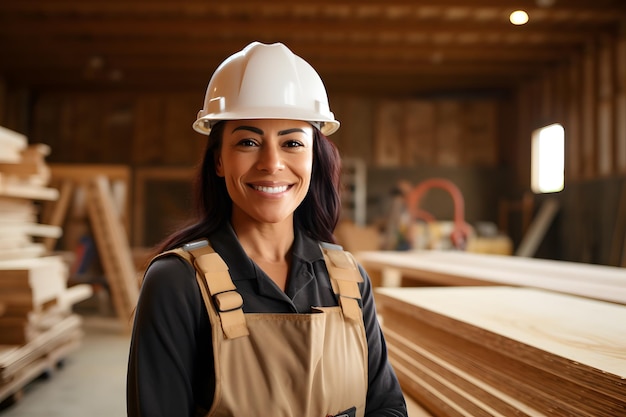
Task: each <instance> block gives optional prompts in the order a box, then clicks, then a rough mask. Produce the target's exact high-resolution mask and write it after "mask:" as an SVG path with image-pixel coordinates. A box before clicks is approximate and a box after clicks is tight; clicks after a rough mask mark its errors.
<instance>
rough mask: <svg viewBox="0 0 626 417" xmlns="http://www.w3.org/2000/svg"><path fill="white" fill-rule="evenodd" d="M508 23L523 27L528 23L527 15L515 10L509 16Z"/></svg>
mask: <svg viewBox="0 0 626 417" xmlns="http://www.w3.org/2000/svg"><path fill="white" fill-rule="evenodd" d="M509 21H510V22H511V23H513V24H514V25H524V24H526V23H527V22H528V13H526V12H525V11H523V10H516V11H514V12H513V13H511V15H510V16H509Z"/></svg>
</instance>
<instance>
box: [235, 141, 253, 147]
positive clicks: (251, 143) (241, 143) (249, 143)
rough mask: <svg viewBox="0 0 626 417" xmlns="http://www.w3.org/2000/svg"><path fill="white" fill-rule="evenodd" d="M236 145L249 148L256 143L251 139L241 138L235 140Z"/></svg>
mask: <svg viewBox="0 0 626 417" xmlns="http://www.w3.org/2000/svg"><path fill="white" fill-rule="evenodd" d="M237 146H241V147H244V148H249V147H253V146H257V143H256V142H255V141H254V140H252V139H242V140H240V141H239V142H237Z"/></svg>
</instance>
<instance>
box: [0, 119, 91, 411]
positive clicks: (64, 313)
mask: <svg viewBox="0 0 626 417" xmlns="http://www.w3.org/2000/svg"><path fill="white" fill-rule="evenodd" d="M48 153H49V148H48V147H47V146H45V145H28V143H27V138H26V137H25V136H24V135H21V134H18V133H16V132H13V131H11V130H8V129H5V128H2V127H0V401H1V400H4V399H5V398H7V397H9V396H11V395H13V394H15V393H16V392H18V391H19V390H20V389H21V388H22V387H23V386H24V385H25V384H26V383H28V382H30V381H31V380H32V379H34V378H36V377H37V376H38V375H39V374H41V372H42V369H43V367H44V365H45V366H49V365H50V363H52V362H55V360H56V359H57V358H60V357H61V356H63V355H65V354H66V353H67V352H68V351H69V350H71V349H72V348H74V347H76V346H77V345H78V344H79V342H80V339H81V337H82V335H81V332H80V318H79V317H78V316H77V315H75V314H73V312H72V306H73V305H74V304H75V303H77V302H79V301H82V300H84V299H86V298H88V297H90V296H91V287H90V286H89V285H79V286H74V287H71V288H68V285H67V281H68V278H69V268H68V266H67V264H66V262H65V261H64V260H63V259H62V257H61V256H60V255H54V254H50V253H48V252H47V251H46V248H45V246H44V245H43V244H42V243H41V242H38V241H37V239H39V238H48V237H58V236H60V235H61V232H62V230H61V228H60V227H58V226H50V225H45V224H40V223H39V222H38V217H39V212H38V211H39V209H38V208H39V206H38V203H40V202H41V201H51V200H55V199H56V198H58V195H59V193H58V191H57V190H56V189H54V188H50V187H48V181H49V179H50V172H49V169H48V167H47V165H46V163H45V156H47V155H48Z"/></svg>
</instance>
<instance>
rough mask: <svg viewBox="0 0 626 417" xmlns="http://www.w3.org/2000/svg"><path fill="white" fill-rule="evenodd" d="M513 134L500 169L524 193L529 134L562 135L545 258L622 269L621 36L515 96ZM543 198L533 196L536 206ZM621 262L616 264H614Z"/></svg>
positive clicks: (624, 95) (624, 148)
mask: <svg viewBox="0 0 626 417" xmlns="http://www.w3.org/2000/svg"><path fill="white" fill-rule="evenodd" d="M517 101H518V103H517V104H518V108H519V122H518V125H519V129H518V131H517V136H516V140H515V144H516V145H515V147H514V148H511V149H510V153H509V154H508V155H506V156H505V163H507V164H510V165H511V166H512V167H514V168H515V173H514V177H515V182H516V183H517V184H519V185H520V187H521V188H529V186H528V182H529V179H530V138H531V134H532V131H533V130H534V129H537V128H540V127H543V126H546V125H548V124H551V123H561V124H562V125H563V127H564V129H565V144H566V145H565V146H566V155H565V189H564V191H562V192H561V193H557V194H556V195H554V196H553V197H556V198H558V200H559V202H560V205H561V210H560V213H559V216H558V218H557V221H556V222H555V224H554V225H553V227H552V229H551V233H552V234H553V235H555V236H551V237H550V240H551V241H552V242H553V245H552V246H551V247H545V248H544V250H543V253H544V256H545V257H550V258H557V259H566V260H572V261H580V262H589V263H599V264H608V265H619V264H622V266H626V257H625V256H624V255H621V254H622V252H624V248H623V245H624V242H625V237H626V38H624V37H623V36H616V37H605V38H601V39H596V40H594V41H590V42H589V43H588V45H587V47H586V48H585V50H584V51H581V52H580V54H578V55H577V56H575V57H574V58H573V59H572V61H571V62H570V63H569V64H568V65H564V66H561V67H558V68H551V69H548V70H546V71H545V73H544V74H542V76H541V77H538V78H537V79H535V80H532V81H529V82H527V83H524V84H523V85H521V86H520V88H519V91H518V99H517ZM546 197H549V196H538V197H537V201H538V205H539V204H540V203H541V200H543V199H545V198H546ZM620 259H621V260H620Z"/></svg>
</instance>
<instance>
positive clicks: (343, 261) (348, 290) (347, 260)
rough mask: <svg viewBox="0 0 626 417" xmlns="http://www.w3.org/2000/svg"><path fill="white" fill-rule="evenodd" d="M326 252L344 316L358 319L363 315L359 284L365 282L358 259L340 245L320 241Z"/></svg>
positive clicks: (329, 270) (331, 280)
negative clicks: (360, 304)
mask: <svg viewBox="0 0 626 417" xmlns="http://www.w3.org/2000/svg"><path fill="white" fill-rule="evenodd" d="M320 248H321V249H322V253H323V254H324V261H326V268H327V269H328V274H329V275H330V282H331V284H332V286H333V290H334V291H335V294H337V296H338V297H339V305H340V306H341V309H342V311H343V314H344V316H346V317H348V318H349V319H352V320H358V319H359V317H360V316H361V315H362V313H361V308H360V306H359V301H358V300H360V299H361V292H360V291H359V286H358V284H359V283H360V282H363V277H362V276H361V273H360V272H359V268H358V266H357V263H356V260H355V259H354V257H353V256H352V254H351V253H350V252H347V251H344V250H343V248H342V247H341V246H339V245H333V244H330V243H324V242H322V243H320Z"/></svg>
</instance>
